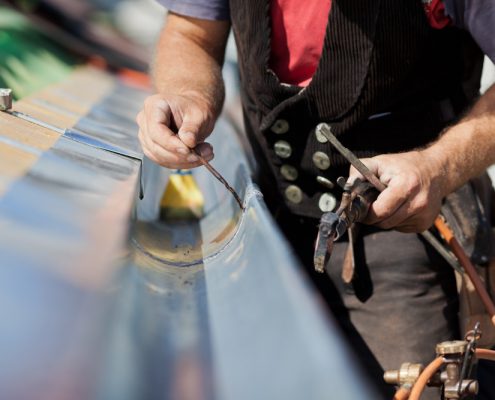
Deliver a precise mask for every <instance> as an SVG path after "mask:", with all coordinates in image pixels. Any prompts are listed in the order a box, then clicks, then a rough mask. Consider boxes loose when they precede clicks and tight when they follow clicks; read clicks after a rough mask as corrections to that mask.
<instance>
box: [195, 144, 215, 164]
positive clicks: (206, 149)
mask: <svg viewBox="0 0 495 400" xmlns="http://www.w3.org/2000/svg"><path fill="white" fill-rule="evenodd" d="M194 150H195V151H196V152H198V153H199V154H201V157H203V158H204V159H206V160H208V161H209V160H211V159H213V157H214V154H213V147H212V146H211V144H210V143H206V142H203V143H200V144H198V145H197V146H196V147H195V148H194Z"/></svg>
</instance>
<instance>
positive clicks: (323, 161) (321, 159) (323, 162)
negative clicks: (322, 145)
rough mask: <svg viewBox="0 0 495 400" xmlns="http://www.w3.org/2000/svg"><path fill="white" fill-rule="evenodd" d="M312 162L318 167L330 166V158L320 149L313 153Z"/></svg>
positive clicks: (325, 167)
mask: <svg viewBox="0 0 495 400" xmlns="http://www.w3.org/2000/svg"><path fill="white" fill-rule="evenodd" d="M313 163H314V164H315V165H316V167H317V168H319V169H322V170H324V169H328V168H329V167H330V158H329V157H328V156H327V155H326V154H325V153H323V152H322V151H317V152H316V153H315V154H313Z"/></svg>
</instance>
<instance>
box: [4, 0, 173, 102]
mask: <svg viewBox="0 0 495 400" xmlns="http://www.w3.org/2000/svg"><path fill="white" fill-rule="evenodd" d="M164 15H165V10H164V8H163V7H162V6H160V5H159V4H158V3H157V2H156V1H155V0H82V1H81V0H77V1H74V0H0V87H10V88H12V89H13V91H14V97H15V98H16V99H19V98H22V97H24V96H26V95H29V94H30V93H32V92H34V91H36V90H39V89H41V88H42V87H44V86H45V85H47V84H49V83H53V82H55V81H58V80H60V79H62V78H63V77H64V76H66V75H67V74H68V73H69V72H70V71H71V70H72V69H73V68H74V67H75V66H77V65H79V64H82V63H86V62H88V61H89V62H92V63H95V64H100V65H101V64H104V65H105V66H106V67H108V68H110V69H115V70H117V69H122V68H128V69H132V70H137V71H142V72H145V71H147V70H148V63H149V60H150V59H151V56H152V52H153V46H154V42H155V39H156V37H157V35H158V32H159V30H160V28H161V26H162V24H163V19H164Z"/></svg>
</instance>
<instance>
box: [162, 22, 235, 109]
mask: <svg viewBox="0 0 495 400" xmlns="http://www.w3.org/2000/svg"><path fill="white" fill-rule="evenodd" d="M228 31H229V23H228V22H225V21H214V22H213V21H199V20H196V19H192V18H187V17H182V16H178V15H174V14H170V15H169V16H168V17H167V21H166V25H165V27H164V29H163V31H162V33H161V36H160V39H159V42H158V45H157V51H156V58H155V62H154V66H153V78H154V84H155V87H156V90H157V92H158V93H160V94H164V95H187V96H194V97H197V98H199V99H200V101H204V102H206V104H207V106H208V108H210V110H209V111H210V112H212V113H213V114H214V116H215V117H216V116H218V114H219V113H220V110H221V108H222V104H223V99H224V85H223V79H222V71H221V70H222V64H223V58H224V51H225V42H226V39H227V36H228Z"/></svg>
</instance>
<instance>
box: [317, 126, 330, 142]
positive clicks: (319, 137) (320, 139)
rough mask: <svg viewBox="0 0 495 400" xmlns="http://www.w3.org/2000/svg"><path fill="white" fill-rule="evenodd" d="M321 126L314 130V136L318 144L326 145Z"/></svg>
mask: <svg viewBox="0 0 495 400" xmlns="http://www.w3.org/2000/svg"><path fill="white" fill-rule="evenodd" d="M323 129H324V128H323V125H322V124H319V125H318V126H317V127H316V128H315V136H316V140H318V142H320V143H327V142H328V139H327V138H326V137H325V135H323V132H322V130H323Z"/></svg>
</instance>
